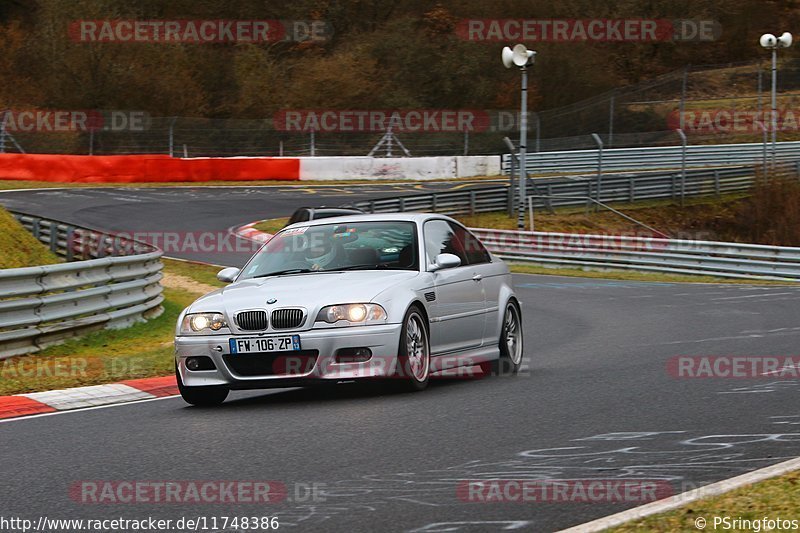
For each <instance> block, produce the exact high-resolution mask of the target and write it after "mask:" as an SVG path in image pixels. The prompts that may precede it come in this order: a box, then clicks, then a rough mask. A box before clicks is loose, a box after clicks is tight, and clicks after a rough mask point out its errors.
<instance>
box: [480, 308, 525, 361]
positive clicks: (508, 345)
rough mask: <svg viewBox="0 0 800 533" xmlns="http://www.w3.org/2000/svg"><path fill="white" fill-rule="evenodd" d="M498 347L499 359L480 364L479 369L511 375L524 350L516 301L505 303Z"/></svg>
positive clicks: (520, 320) (520, 317)
mask: <svg viewBox="0 0 800 533" xmlns="http://www.w3.org/2000/svg"><path fill="white" fill-rule="evenodd" d="M499 347H500V359H496V360H495V361H492V362H491V363H490V364H489V365H484V366H482V367H481V369H482V370H483V369H486V370H490V372H491V373H492V374H493V375H498V376H512V375H514V374H516V373H517V372H519V369H520V367H521V366H522V355H523V350H524V342H523V335H522V316H521V314H520V312H519V307H517V303H516V302H515V301H513V300H512V301H510V302H508V303H507V304H506V310H505V314H504V315H503V327H502V328H501V330H500V342H499Z"/></svg>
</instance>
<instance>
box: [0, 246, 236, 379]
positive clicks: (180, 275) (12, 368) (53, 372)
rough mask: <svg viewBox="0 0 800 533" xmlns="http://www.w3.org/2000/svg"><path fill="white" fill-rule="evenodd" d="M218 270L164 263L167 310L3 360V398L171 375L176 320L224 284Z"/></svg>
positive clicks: (175, 262)
mask: <svg viewBox="0 0 800 533" xmlns="http://www.w3.org/2000/svg"><path fill="white" fill-rule="evenodd" d="M218 270H219V269H218V268H217V267H210V266H208V265H203V264H199V263H183V262H180V261H171V260H164V275H165V279H164V285H165V289H164V297H165V301H164V312H163V313H162V314H161V316H159V317H158V318H155V319H153V320H150V321H148V322H144V323H139V324H136V325H134V326H131V327H129V328H126V329H120V330H102V331H98V332H95V333H91V334H89V335H86V336H84V337H80V338H76V339H72V340H70V341H68V342H66V343H64V344H60V345H57V346H51V347H49V348H46V349H45V350H43V351H41V352H38V353H36V354H32V355H29V356H20V357H12V358H9V359H5V360H3V361H0V395H8V394H20V393H25V392H37V391H44V390H52V389H60V388H69V387H80V386H84V385H99V384H102V383H111V382H116V381H124V380H128V379H137V378H147V377H156V376H166V375H169V374H171V373H172V372H173V359H172V354H173V344H172V339H173V335H174V333H175V322H176V321H177V319H178V315H180V313H181V311H182V310H183V309H184V308H185V307H186V306H188V305H189V304H190V303H192V301H194V300H195V299H196V298H197V297H198V296H200V295H201V294H204V293H206V292H208V291H209V290H211V289H213V288H215V287H220V286H222V285H223V284H222V283H221V282H219V281H217V279H216V277H214V276H215V275H216V272H217V271H218Z"/></svg>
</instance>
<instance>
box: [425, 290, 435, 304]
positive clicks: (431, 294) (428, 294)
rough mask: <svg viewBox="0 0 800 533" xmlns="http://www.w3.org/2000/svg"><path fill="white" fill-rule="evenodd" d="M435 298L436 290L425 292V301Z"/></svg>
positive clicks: (431, 300)
mask: <svg viewBox="0 0 800 533" xmlns="http://www.w3.org/2000/svg"><path fill="white" fill-rule="evenodd" d="M434 300H436V293H435V292H433V291H431V292H426V293H425V301H427V302H433V301H434Z"/></svg>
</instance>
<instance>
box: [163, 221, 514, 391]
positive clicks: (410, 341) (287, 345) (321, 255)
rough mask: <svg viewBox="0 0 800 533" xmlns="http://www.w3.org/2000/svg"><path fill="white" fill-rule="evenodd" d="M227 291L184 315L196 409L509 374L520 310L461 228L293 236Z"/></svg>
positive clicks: (186, 364)
mask: <svg viewBox="0 0 800 533" xmlns="http://www.w3.org/2000/svg"><path fill="white" fill-rule="evenodd" d="M218 277H219V279H220V280H221V281H225V282H228V283H230V284H229V285H228V286H227V287H225V288H223V289H219V290H217V291H214V292H212V293H210V294H207V295H205V296H203V297H202V298H200V299H198V300H197V301H195V302H194V303H193V304H192V305H190V306H189V307H188V308H187V309H185V310H184V311H183V313H181V316H180V317H179V319H178V324H177V329H176V336H175V369H176V374H177V379H178V386H179V389H180V392H181V395H182V396H183V398H184V400H186V401H187V402H188V403H190V404H194V405H215V404H219V403H222V402H223V401H224V400H225V398H226V397H227V395H228V392H229V391H230V390H232V389H261V388H271V387H295V386H305V385H311V384H315V383H336V382H343V381H353V380H360V379H371V380H376V379H382V380H387V383H389V384H393V385H397V386H399V387H402V388H404V389H407V390H412V391H415V390H422V389H424V388H425V387H426V386H427V385H428V381H429V379H430V376H431V374H434V373H437V372H439V373H441V372H444V373H448V372H450V373H452V372H453V371H456V372H458V370H457V369H461V370H463V369H465V368H467V367H470V368H472V367H476V366H479V367H480V369H481V371H482V372H483V373H500V374H515V373H516V372H517V371H518V370H519V368H520V364H521V361H522V355H523V333H522V316H521V312H520V304H519V301H518V300H517V297H516V296H515V294H514V288H513V286H512V282H511V275H510V273H509V270H508V267H507V266H506V265H505V264H504V263H503V261H501V260H500V259H498V258H497V257H495V256H493V255H492V254H491V253H490V252H488V251H487V250H486V248H485V247H484V246H483V244H481V243H480V241H478V239H477V238H476V237H475V236H474V235H472V234H471V233H470V232H469V231H468V230H467V229H466V228H465V227H464V226H462V225H461V224H459V223H458V222H456V221H455V220H453V219H451V218H449V217H446V216H442V215H435V214H387V215H358V216H348V217H340V218H335V219H323V220H319V221H312V222H305V223H300V224H294V225H291V226H289V227H287V228H285V229H283V230H282V231H280V232H279V233H277V234H276V235H275V236H273V237H272V238H271V239H270V240H269V241H268V242H267V243H266V244H265V245H264V246H263V247H262V248H261V249H260V250H259V251H258V252H257V253H256V254H255V255H254V256H253V257H252V258H251V259H250V260H249V261H248V263H247V264H246V265H245V266H244V268H243V269H241V270H240V269H237V268H226V269H224V270H222V271H221V272H220V273H219V275H218Z"/></svg>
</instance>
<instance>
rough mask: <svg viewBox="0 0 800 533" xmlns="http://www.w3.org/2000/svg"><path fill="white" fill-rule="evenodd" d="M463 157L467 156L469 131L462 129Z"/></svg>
mask: <svg viewBox="0 0 800 533" xmlns="http://www.w3.org/2000/svg"><path fill="white" fill-rule="evenodd" d="M464 155H465V156H466V155H469V130H468V129H467V128H466V127H465V128H464Z"/></svg>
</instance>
